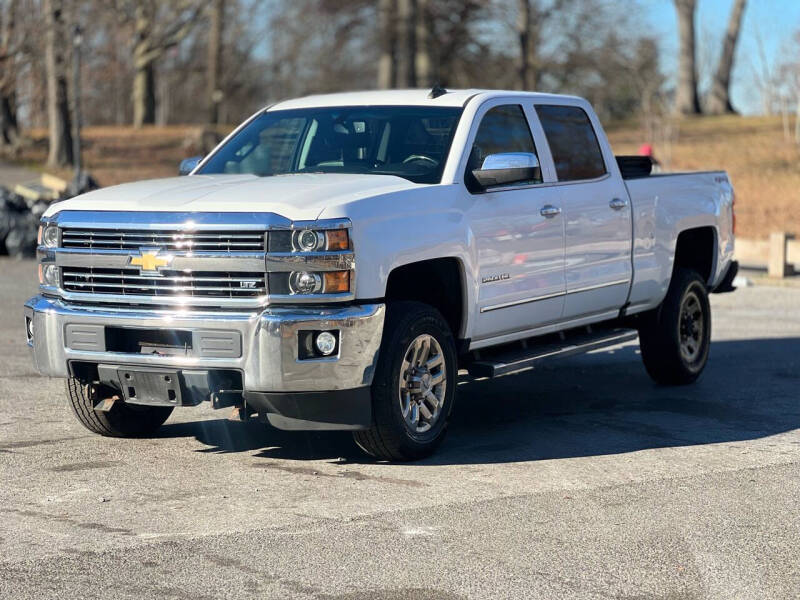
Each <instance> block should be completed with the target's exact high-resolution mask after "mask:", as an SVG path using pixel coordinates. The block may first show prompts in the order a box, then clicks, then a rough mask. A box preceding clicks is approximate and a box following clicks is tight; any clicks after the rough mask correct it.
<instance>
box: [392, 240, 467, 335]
mask: <svg viewBox="0 0 800 600" xmlns="http://www.w3.org/2000/svg"><path fill="white" fill-rule="evenodd" d="M466 281H467V278H466V270H465V267H464V263H463V262H462V260H461V259H460V258H458V257H455V256H450V257H442V258H431V259H427V260H421V261H416V262H410V263H406V264H403V265H400V266H397V267H395V268H394V269H392V271H391V272H390V273H389V276H388V278H387V280H386V295H385V300H386V302H387V303H391V302H396V301H417V302H423V303H425V304H428V305H430V306H433V307H434V308H436V309H437V310H438V311H439V312H440V313H442V316H443V317H444V318H445V320H446V321H447V323H448V325H449V326H450V329H451V331H452V332H453V336H454V337H455V338H456V339H459V340H462V339H464V337H465V335H466V331H467V318H468V315H469V310H468V306H467V302H468V294H467V289H466ZM420 282H430V284H429V285H420Z"/></svg>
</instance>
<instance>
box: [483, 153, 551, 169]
mask: <svg viewBox="0 0 800 600" xmlns="http://www.w3.org/2000/svg"><path fill="white" fill-rule="evenodd" d="M538 166H539V159H538V157H537V156H536V155H535V154H533V153H532V152H500V153H498V154H490V155H488V156H487V157H486V158H485V159H483V164H482V165H481V171H495V170H500V169H533V168H536V167H538Z"/></svg>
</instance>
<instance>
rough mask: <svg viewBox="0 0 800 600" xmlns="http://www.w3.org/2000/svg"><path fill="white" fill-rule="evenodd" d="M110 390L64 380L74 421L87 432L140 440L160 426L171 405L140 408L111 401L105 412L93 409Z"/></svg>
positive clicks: (109, 393) (119, 401) (110, 393)
mask: <svg viewBox="0 0 800 600" xmlns="http://www.w3.org/2000/svg"><path fill="white" fill-rule="evenodd" d="M113 395H114V391H113V390H112V389H111V388H109V387H107V386H104V385H100V384H96V383H85V384H84V383H81V382H80V380H78V379H76V378H75V377H70V378H69V379H67V399H68V400H69V405H70V408H72V413H73V414H74V415H75V417H76V418H77V419H78V422H79V423H80V424H81V425H83V426H84V427H85V428H86V429H88V430H89V431H91V432H94V433H99V434H100V435H104V436H108V437H142V436H147V435H150V434H152V433H154V432H155V431H156V430H157V429H158V428H159V427H161V426H162V425H163V424H164V421H166V420H167V418H168V417H169V415H170V413H171V412H172V407H171V406H142V405H134V404H125V403H124V402H122V401H121V400H117V401H116V402H114V405H113V406H112V407H111V410H109V411H100V410H95V409H94V407H95V406H97V405H98V404H100V403H101V402H103V401H104V400H105V399H106V398H109V397H111V396H113Z"/></svg>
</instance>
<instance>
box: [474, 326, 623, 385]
mask: <svg viewBox="0 0 800 600" xmlns="http://www.w3.org/2000/svg"><path fill="white" fill-rule="evenodd" d="M579 331H580V332H579V333H572V334H571V335H569V334H567V335H565V336H563V338H562V339H559V340H557V341H550V342H545V343H536V342H531V346H530V347H529V348H522V349H520V348H519V346H517V347H516V348H515V349H513V350H507V351H506V352H504V353H501V354H494V355H492V356H485V357H481V358H476V360H474V361H472V362H470V363H469V364H468V365H467V370H468V371H469V374H470V375H472V376H473V377H497V376H499V375H507V374H508V373H514V372H516V371H522V370H523V369H529V368H531V367H535V366H537V365H539V364H541V363H543V362H544V361H546V360H550V359H554V358H563V357H566V356H572V355H574V354H582V353H584V352H590V351H592V350H599V349H600V348H605V347H608V346H614V345H616V344H621V343H623V342H629V341H631V340H635V339H636V337H637V336H638V332H637V331H636V330H635V329H622V328H619V329H601V330H597V331H592V330H591V328H585V329H582V330H579Z"/></svg>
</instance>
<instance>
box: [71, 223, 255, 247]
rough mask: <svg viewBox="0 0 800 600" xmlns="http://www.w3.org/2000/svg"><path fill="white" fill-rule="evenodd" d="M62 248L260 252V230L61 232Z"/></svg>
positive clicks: (73, 229) (86, 230) (87, 230)
mask: <svg viewBox="0 0 800 600" xmlns="http://www.w3.org/2000/svg"><path fill="white" fill-rule="evenodd" d="M61 235H62V242H61V245H62V246H63V247H64V248H79V249H87V250H138V249H139V248H142V247H147V248H159V249H163V250H171V251H176V252H191V251H194V252H264V232H259V231H210V230H202V231H178V230H174V231H170V230H154V231H147V230H135V229H115V230H93V229H77V228H69V229H64V230H63V231H62V234H61Z"/></svg>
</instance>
